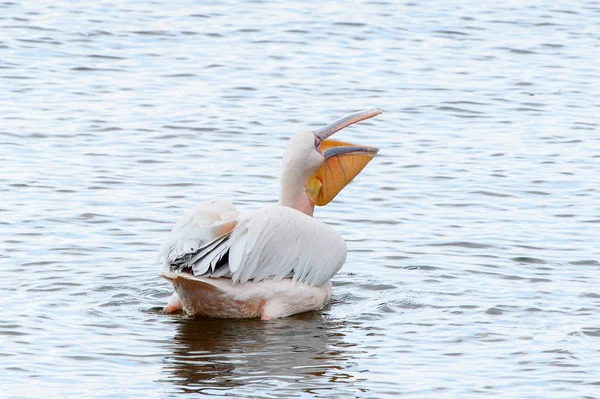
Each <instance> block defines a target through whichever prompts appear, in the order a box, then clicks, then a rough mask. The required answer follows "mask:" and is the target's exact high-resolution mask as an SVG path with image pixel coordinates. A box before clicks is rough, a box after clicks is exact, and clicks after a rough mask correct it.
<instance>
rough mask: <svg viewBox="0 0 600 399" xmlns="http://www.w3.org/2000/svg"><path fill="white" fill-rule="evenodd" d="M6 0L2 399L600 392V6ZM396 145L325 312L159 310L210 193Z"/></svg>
mask: <svg viewBox="0 0 600 399" xmlns="http://www.w3.org/2000/svg"><path fill="white" fill-rule="evenodd" d="M202 3H205V2H187V1H176V2H148V1H130V2H126V3H121V2H113V1H103V2H90V4H83V3H79V2H66V1H65V2H63V1H60V0H58V1H46V2H33V1H31V2H27V1H25V2H20V1H17V2H10V1H8V2H2V3H0V104H1V105H0V198H1V201H0V290H1V296H0V305H1V309H2V310H1V312H0V369H1V370H2V371H1V372H0V386H1V387H2V389H1V391H0V397H5V398H39V397H56V398H69V397H76V398H86V397H90V398H91V397H93V398H122V397H144V398H167V397H168V398H180V397H181V398H184V397H189V398H191V397H198V394H200V395H204V396H206V397H215V396H228V397H237V398H245V397H261V398H274V397H275V398H293V397H303V398H309V397H319V398H340V397H344V398H352V397H354V398H383V397H394V396H401V397H407V398H446V397H461V398H466V397H473V398H475V397H477V398H479V397H502V398H507V397H510V398H554V397H555V398H576V397H578V398H584V397H585V398H592V397H600V292H599V287H600V277H599V276H600V233H599V232H598V229H599V228H600V205H599V204H600V191H599V190H600V189H599V187H598V183H599V182H600V178H599V176H600V134H599V128H600V116H599V115H600V107H599V100H598V99H599V98H600V61H599V58H598V57H599V54H600V2H598V1H581V2H568V1H563V2H543V1H526V2H500V3H502V4H496V5H493V4H488V5H479V4H476V2H471V1H469V2H467V1H465V2H449V1H448V2H446V1H438V2H427V4H425V3H423V4H421V3H420V2H414V3H398V2H385V1H364V2H356V3H352V4H350V3H348V4H347V5H344V6H342V5H334V4H328V3H324V2H321V1H315V2H308V3H307V2H279V3H276V4H272V3H263V2H260V1H255V2H244V3H242V2H240V3H238V2H210V3H209V4H202ZM369 107H381V108H382V109H383V110H384V114H383V115H381V116H380V117H378V118H376V119H375V120H373V121H369V122H366V123H362V124H360V125H357V126H354V127H353V128H350V129H348V130H346V131H344V132H343V133H340V134H339V136H338V138H339V139H343V140H348V141H351V142H356V143H360V144H367V145H373V146H377V147H380V148H381V152H380V156H379V157H378V158H376V159H375V160H374V161H373V162H372V163H371V164H370V165H369V166H368V167H367V168H366V170H365V171H364V172H363V173H362V174H361V175H360V176H359V177H358V178H357V180H356V181H355V182H354V183H353V184H352V185H351V186H349V187H348V188H347V189H346V190H345V191H344V192H343V193H342V195H340V196H339V197H338V199H336V201H335V202H334V203H332V204H331V205H329V206H327V207H326V208H322V209H319V210H318V212H317V213H316V216H317V217H318V218H320V219H322V220H324V221H326V222H327V223H330V224H332V225H334V226H335V227H336V228H337V229H338V230H339V231H340V232H341V233H342V235H343V236H344V237H345V238H346V240H347V242H348V247H349V256H348V261H347V263H346V265H345V266H344V268H343V269H342V270H341V272H340V274H339V275H338V276H337V277H336V278H335V281H334V285H335V291H334V298H333V302H332V304H331V305H330V306H329V307H328V308H327V309H324V310H323V311H320V312H315V313H309V314H304V315H300V316H296V317H292V318H288V319H284V320H277V321H273V322H259V321H214V320H193V319H189V318H186V317H183V316H165V315H162V314H161V313H160V312H159V309H160V308H161V307H162V305H164V303H165V301H166V299H167V297H168V296H169V294H170V289H169V286H168V284H167V282H165V281H163V280H161V279H160V278H159V277H158V274H159V272H160V267H159V266H158V265H157V264H156V263H155V257H156V254H157V251H158V249H159V247H160V245H161V243H162V240H163V239H164V238H165V236H166V234H167V232H168V231H169V230H170V228H171V227H172V225H173V224H174V223H175V221H176V220H177V219H178V218H179V217H180V216H181V215H182V214H183V212H184V211H185V210H186V209H188V208H190V207H191V206H193V205H194V204H195V203H197V202H200V201H204V200H207V199H210V198H214V197H226V198H230V199H232V200H233V201H234V202H235V203H236V204H237V205H238V207H239V208H241V209H254V208H257V207H260V206H262V205H265V204H270V203H274V202H275V201H276V200H277V195H278V174H279V166H280V163H281V154H282V151H283V147H284V145H285V140H286V139H287V138H288V137H289V136H290V135H291V134H292V133H293V132H296V131H298V130H301V129H311V128H314V127H317V126H321V125H323V124H325V123H328V122H330V121H332V120H333V119H335V118H337V117H339V116H342V115H345V114H347V113H349V112H352V111H355V110H359V109H363V108H369Z"/></svg>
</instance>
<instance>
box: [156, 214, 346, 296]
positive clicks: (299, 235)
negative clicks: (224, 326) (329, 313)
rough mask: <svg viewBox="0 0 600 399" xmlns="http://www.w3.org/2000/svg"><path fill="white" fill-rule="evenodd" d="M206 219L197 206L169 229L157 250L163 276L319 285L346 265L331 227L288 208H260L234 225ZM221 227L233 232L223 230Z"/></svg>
mask: <svg viewBox="0 0 600 399" xmlns="http://www.w3.org/2000/svg"><path fill="white" fill-rule="evenodd" d="M203 205H204V206H205V207H206V203H205V204H203ZM199 209H201V210H199ZM199 214H202V215H204V216H202V217H200V216H199ZM206 214H207V212H206V208H198V207H197V208H195V210H192V211H190V213H189V214H187V215H186V216H184V217H183V218H182V220H181V221H180V222H179V223H177V225H176V226H175V228H173V232H171V236H173V237H171V236H169V239H167V243H165V245H164V246H163V251H161V253H162V256H163V258H165V265H166V267H167V268H168V269H169V271H171V272H185V271H187V272H190V271H191V272H192V273H193V274H194V275H195V276H198V277H213V278H217V277H228V278H231V279H232V281H233V283H246V282H248V281H255V282H257V281H262V280H267V279H272V280H281V279H283V278H292V279H293V280H294V281H300V282H303V283H306V284H308V285H311V286H321V285H323V284H325V283H326V282H327V281H329V280H330V279H331V278H332V277H333V276H334V275H335V274H336V273H337V271H338V270H339V269H340V268H341V267H342V265H343V264H344V261H345V260H346V243H345V241H344V239H343V238H342V237H341V236H340V235H339V234H338V233H337V232H336V231H335V230H334V229H333V228H332V227H330V226H327V225H326V224H324V223H322V222H320V221H318V220H316V219H313V218H312V217H310V216H307V215H305V214H303V213H302V212H299V211H297V210H295V209H292V208H287V207H283V206H271V207H267V208H262V209H259V210H257V211H254V212H249V213H246V214H243V215H240V216H238V217H236V218H235V219H232V220H233V221H234V222H235V223H232V222H231V220H230V221H227V220H226V221H225V222H223V221H221V222H218V221H216V220H215V219H216V217H215V215H216V213H210V214H211V215H212V216H211V217H207V216H206ZM193 220H196V222H193ZM199 220H200V221H201V222H199ZM210 220H213V221H212V222H210ZM223 223H229V224H227V225H226V226H234V227H233V228H232V229H230V230H224V229H223V227H222V226H223ZM178 226H179V227H178ZM211 229H212V230H211ZM218 232H220V234H218ZM192 244H193V245H192Z"/></svg>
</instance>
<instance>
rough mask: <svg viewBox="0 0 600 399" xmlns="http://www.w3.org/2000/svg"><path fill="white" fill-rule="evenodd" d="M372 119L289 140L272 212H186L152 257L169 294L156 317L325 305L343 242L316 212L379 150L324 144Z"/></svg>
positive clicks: (262, 313) (215, 206)
mask: <svg viewBox="0 0 600 399" xmlns="http://www.w3.org/2000/svg"><path fill="white" fill-rule="evenodd" d="M379 114H381V110H380V109H371V110H366V111H361V112H356V113H354V114H351V115H348V116H346V117H344V118H341V119H338V120H337V121H335V122H333V123H330V124H329V125H327V126H325V127H323V128H322V129H319V130H317V131H314V132H303V133H297V134H295V135H294V136H293V137H292V138H291V139H290V141H289V142H288V145H287V146H286V148H285V152H284V154H283V171H282V174H281V191H280V196H279V205H275V206H268V207H265V208H262V209H258V210H256V211H252V212H247V213H243V214H240V213H238V211H237V210H236V208H235V206H233V204H232V203H231V202H229V201H226V200H214V201H208V202H204V203H201V204H199V205H198V206H196V207H195V208H193V209H191V210H190V211H189V212H188V213H187V214H185V215H184V216H183V217H182V218H181V220H179V222H177V224H176V225H175V227H173V230H172V231H171V233H170V234H169V236H168V238H167V240H166V241H165V243H164V244H163V246H162V248H161V250H160V254H159V259H162V261H163V264H164V266H165V269H166V271H165V272H164V273H163V274H162V276H163V277H165V278H166V279H167V280H169V281H171V283H172V284H173V287H174V289H175V292H174V293H173V295H172V296H171V299H170V300H169V302H168V304H167V305H166V306H165V308H164V309H163V311H164V312H166V313H171V312H175V311H177V310H179V309H181V308H183V310H184V311H185V312H186V313H187V314H189V315H199V316H208V317H217V318H254V317H260V318H261V319H264V320H269V319H272V318H279V317H286V316H290V315H293V314H296V313H301V312H306V311H309V310H314V309H319V308H321V307H322V306H323V305H325V304H326V303H327V301H329V299H330V298H331V278H332V277H333V276H334V275H335V274H336V273H337V271H338V270H339V269H340V268H341V267H342V265H343V263H344V261H345V260H346V243H345V241H344V239H343V238H342V237H341V236H340V235H339V234H338V233H337V232H336V231H335V230H334V229H333V228H332V227H330V226H328V225H326V224H324V223H322V222H320V221H318V220H316V219H314V218H313V217H312V215H313V210H314V207H315V205H319V206H323V205H326V204H327V203H329V201H331V200H332V199H333V198H334V197H335V196H336V195H337V194H338V193H339V192H340V191H341V190H342V189H343V188H344V187H345V186H346V185H347V184H348V183H349V182H350V181H351V180H352V179H353V178H354V177H355V176H356V175H357V174H358V173H359V172H360V171H361V170H362V169H363V168H364V167H365V166H366V165H367V163H369V161H370V160H371V159H372V158H373V157H374V156H375V154H376V153H377V151H378V149H377V148H373V147H365V146H357V145H354V144H350V143H344V142H340V141H333V140H328V137H329V136H331V135H332V134H334V133H335V132H337V131H339V130H341V129H343V128H345V127H347V126H350V125H352V124H354V123H356V122H359V121H362V120H365V119H368V118H372V117H374V116H376V115H379Z"/></svg>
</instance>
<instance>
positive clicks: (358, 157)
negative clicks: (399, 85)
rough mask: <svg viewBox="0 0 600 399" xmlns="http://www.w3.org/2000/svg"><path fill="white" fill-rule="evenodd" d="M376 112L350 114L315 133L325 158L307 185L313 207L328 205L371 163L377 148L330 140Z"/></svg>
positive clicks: (377, 113) (378, 110)
mask: <svg viewBox="0 0 600 399" xmlns="http://www.w3.org/2000/svg"><path fill="white" fill-rule="evenodd" d="M381 112H382V111H381V110H380V109H379V108H375V109H369V110H365V111H360V112H356V113H354V114H350V115H348V116H345V117H343V118H341V119H338V120H337V121H335V122H332V123H330V124H329V125H327V126H325V127H323V128H321V129H319V130H317V131H316V132H314V134H315V136H316V137H318V138H319V139H320V140H321V144H320V150H321V152H322V153H323V156H324V157H325V161H324V162H323V164H322V165H321V167H320V168H319V169H318V170H317V171H316V172H315V174H313V175H312V176H311V177H310V178H309V179H308V182H307V183H306V193H307V194H308V196H309V197H310V199H311V200H312V202H314V203H315V205H319V206H323V205H327V204H328V203H329V202H330V201H331V200H332V199H334V198H335V196H336V195H338V193H339V192H340V191H342V189H343V188H344V187H346V185H348V183H350V182H351V181H352V179H354V177H356V175H358V174H359V173H360V171H361V170H363V168H364V167H365V166H367V164H368V163H369V162H370V161H371V159H373V157H374V156H375V154H377V151H379V150H378V149H377V148H374V147H366V146H358V145H355V144H351V143H344V142H341V141H335V140H329V139H328V137H330V136H331V135H333V134H334V133H336V132H338V131H340V130H342V129H344V128H345V127H348V126H350V125H353V124H355V123H357V122H360V121H363V120H365V119H369V118H372V117H374V116H377V115H379V114H381Z"/></svg>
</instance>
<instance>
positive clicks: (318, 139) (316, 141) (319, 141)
mask: <svg viewBox="0 0 600 399" xmlns="http://www.w3.org/2000/svg"><path fill="white" fill-rule="evenodd" d="M321 141H322V140H321V138H320V137H319V136H315V148H316V149H317V151H319V152H321Z"/></svg>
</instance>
